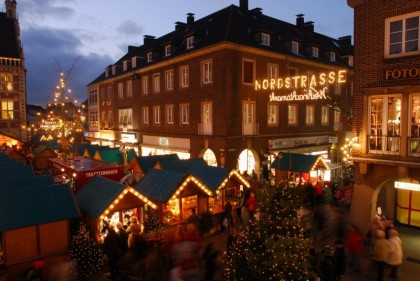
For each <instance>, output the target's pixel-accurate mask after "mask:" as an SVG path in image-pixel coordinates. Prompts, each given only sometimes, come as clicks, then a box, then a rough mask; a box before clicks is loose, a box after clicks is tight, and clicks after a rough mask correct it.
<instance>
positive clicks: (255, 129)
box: [242, 123, 260, 136]
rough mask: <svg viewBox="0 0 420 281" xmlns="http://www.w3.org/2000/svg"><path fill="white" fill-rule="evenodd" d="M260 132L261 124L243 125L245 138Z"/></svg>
mask: <svg viewBox="0 0 420 281" xmlns="http://www.w3.org/2000/svg"><path fill="white" fill-rule="evenodd" d="M259 131H260V126H259V123H242V135H243V136H255V135H258V134H259Z"/></svg>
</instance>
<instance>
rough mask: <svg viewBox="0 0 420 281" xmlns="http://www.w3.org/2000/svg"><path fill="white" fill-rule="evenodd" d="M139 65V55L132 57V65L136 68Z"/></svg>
mask: <svg viewBox="0 0 420 281" xmlns="http://www.w3.org/2000/svg"><path fill="white" fill-rule="evenodd" d="M136 66H137V57H132V58H131V67H132V68H135V67H136Z"/></svg>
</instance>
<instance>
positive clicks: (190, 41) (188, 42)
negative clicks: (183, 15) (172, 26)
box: [187, 36, 194, 49]
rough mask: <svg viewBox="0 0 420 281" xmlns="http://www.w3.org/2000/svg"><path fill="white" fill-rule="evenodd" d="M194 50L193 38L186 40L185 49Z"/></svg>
mask: <svg viewBox="0 0 420 281" xmlns="http://www.w3.org/2000/svg"><path fill="white" fill-rule="evenodd" d="M191 48H194V36H190V37H188V38H187V49H191Z"/></svg>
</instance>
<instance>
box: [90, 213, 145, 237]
mask: <svg viewBox="0 0 420 281" xmlns="http://www.w3.org/2000/svg"><path fill="white" fill-rule="evenodd" d="M133 216H134V217H136V218H137V219H139V212H138V209H127V210H123V211H117V212H114V213H112V214H109V215H108V216H105V217H104V218H103V219H102V220H100V221H99V222H98V233H99V241H100V242H101V243H103V242H104V239H105V236H106V235H107V233H108V227H109V226H110V225H116V224H117V223H118V222H121V223H122V224H123V227H124V229H127V228H128V226H129V225H130V218H131V217H133ZM139 221H141V220H139Z"/></svg>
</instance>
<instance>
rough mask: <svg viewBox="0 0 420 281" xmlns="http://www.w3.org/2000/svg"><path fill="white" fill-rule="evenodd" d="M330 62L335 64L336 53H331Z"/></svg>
mask: <svg viewBox="0 0 420 281" xmlns="http://www.w3.org/2000/svg"><path fill="white" fill-rule="evenodd" d="M330 61H331V62H335V53H334V52H330Z"/></svg>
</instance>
